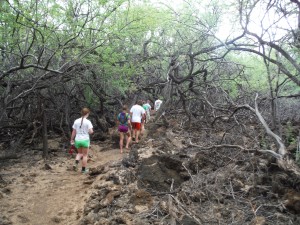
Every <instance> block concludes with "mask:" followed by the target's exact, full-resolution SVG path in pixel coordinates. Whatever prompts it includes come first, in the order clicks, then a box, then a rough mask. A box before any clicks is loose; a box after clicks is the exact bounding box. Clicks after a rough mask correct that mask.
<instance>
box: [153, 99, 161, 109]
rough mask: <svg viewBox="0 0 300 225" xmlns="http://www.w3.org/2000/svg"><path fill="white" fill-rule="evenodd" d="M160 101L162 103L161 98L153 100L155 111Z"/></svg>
mask: <svg viewBox="0 0 300 225" xmlns="http://www.w3.org/2000/svg"><path fill="white" fill-rule="evenodd" d="M161 103H162V100H159V99H157V100H156V101H155V102H154V109H155V111H157V110H158V109H159V107H160V105H161Z"/></svg>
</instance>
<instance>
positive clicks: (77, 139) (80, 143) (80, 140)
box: [70, 108, 94, 173]
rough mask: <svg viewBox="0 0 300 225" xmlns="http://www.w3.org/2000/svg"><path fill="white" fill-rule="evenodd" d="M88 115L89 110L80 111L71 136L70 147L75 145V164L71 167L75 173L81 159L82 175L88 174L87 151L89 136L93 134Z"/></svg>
mask: <svg viewBox="0 0 300 225" xmlns="http://www.w3.org/2000/svg"><path fill="white" fill-rule="evenodd" d="M89 115H90V110H89V109H88V108H83V109H82V110H81V118H78V119H76V120H75V121H74V124H73V126H72V128H73V131H72V134H71V141H70V143H71V145H75V147H76V148H77V155H76V159H75V164H74V165H73V170H75V171H77V169H78V165H79V161H80V159H81V158H82V169H81V172H82V173H88V171H89V170H88V169H87V168H86V166H87V159H88V150H89V147H90V134H93V133H94V130H93V125H92V123H91V121H90V120H88V119H87V118H88V116H89Z"/></svg>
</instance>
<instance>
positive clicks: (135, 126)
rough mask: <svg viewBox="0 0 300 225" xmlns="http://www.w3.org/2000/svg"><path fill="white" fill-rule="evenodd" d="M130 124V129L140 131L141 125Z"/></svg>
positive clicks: (136, 123)
mask: <svg viewBox="0 0 300 225" xmlns="http://www.w3.org/2000/svg"><path fill="white" fill-rule="evenodd" d="M131 124H132V129H135V130H140V129H141V123H138V122H131Z"/></svg>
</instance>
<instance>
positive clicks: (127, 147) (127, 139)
mask: <svg viewBox="0 0 300 225" xmlns="http://www.w3.org/2000/svg"><path fill="white" fill-rule="evenodd" d="M130 141H131V135H130V132H128V133H127V135H126V149H129V144H130Z"/></svg>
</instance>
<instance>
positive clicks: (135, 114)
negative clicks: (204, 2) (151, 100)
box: [130, 101, 146, 143]
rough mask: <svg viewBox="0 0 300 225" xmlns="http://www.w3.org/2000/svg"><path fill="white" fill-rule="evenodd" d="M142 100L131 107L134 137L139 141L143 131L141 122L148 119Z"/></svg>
mask: <svg viewBox="0 0 300 225" xmlns="http://www.w3.org/2000/svg"><path fill="white" fill-rule="evenodd" d="M142 104H143V103H142V101H138V102H137V103H136V104H135V105H134V106H132V107H131V109H130V115H131V125H132V129H133V132H132V133H133V134H132V139H134V138H135V142H136V143H138V142H139V135H140V132H141V123H142V122H145V119H146V111H145V109H144V108H143V107H142Z"/></svg>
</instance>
